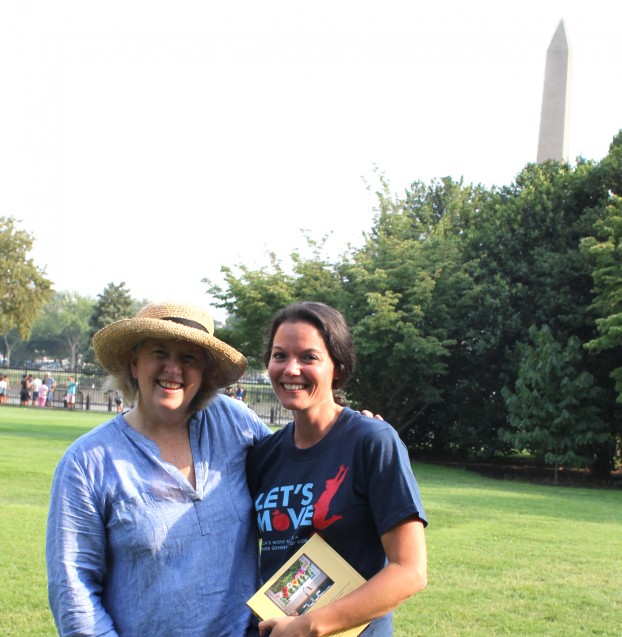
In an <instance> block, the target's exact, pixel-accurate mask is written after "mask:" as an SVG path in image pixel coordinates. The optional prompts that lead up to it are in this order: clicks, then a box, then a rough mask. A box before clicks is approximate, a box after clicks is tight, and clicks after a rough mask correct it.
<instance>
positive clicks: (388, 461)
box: [364, 425, 428, 535]
mask: <svg viewBox="0 0 622 637" xmlns="http://www.w3.org/2000/svg"><path fill="white" fill-rule="evenodd" d="M364 454H365V463H366V466H367V471H366V475H367V489H368V494H369V502H370V506H371V511H372V515H373V518H374V522H375V524H376V528H377V530H378V533H379V535H383V534H384V533H386V532H387V531H388V530H390V529H391V528H393V527H394V526H395V525H396V524H399V523H400V522H402V521H404V520H406V519H408V518H411V517H417V518H419V519H420V520H421V521H422V522H423V524H424V525H425V526H427V523H428V522H427V518H426V515H425V511H424V509H423V503H422V501H421V495H420V493H419V486H418V484H417V481H416V479H415V476H414V474H413V471H412V467H411V463H410V459H409V457H408V451H407V449H406V446H405V445H404V443H403V442H402V441H401V440H400V438H399V436H398V435H397V432H396V431H395V429H393V427H391V426H390V425H388V426H386V427H384V428H382V429H380V430H379V431H375V432H374V433H373V434H372V433H371V432H370V433H369V434H368V435H367V436H366V440H365V451H364Z"/></svg>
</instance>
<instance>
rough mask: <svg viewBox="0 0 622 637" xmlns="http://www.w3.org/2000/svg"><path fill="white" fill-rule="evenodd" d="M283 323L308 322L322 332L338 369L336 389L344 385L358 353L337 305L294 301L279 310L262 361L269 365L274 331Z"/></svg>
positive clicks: (325, 343) (269, 333)
mask: <svg viewBox="0 0 622 637" xmlns="http://www.w3.org/2000/svg"><path fill="white" fill-rule="evenodd" d="M282 323H309V324H310V325H313V327H315V328H316V329H317V331H318V332H319V333H320V336H321V337H322V340H323V341H324V345H326V349H327V350H328V354H329V356H330V358H331V360H332V361H333V364H334V365H335V368H336V369H337V371H338V372H339V374H338V376H339V377H338V378H336V379H335V380H334V381H333V389H340V388H341V387H343V386H344V385H345V384H346V382H347V381H348V379H349V378H350V375H351V374H352V370H353V369H354V364H355V362H356V353H355V350H354V343H353V341H352V334H350V329H349V328H348V326H347V324H346V321H345V319H344V318H343V316H342V315H341V313H340V312H338V311H337V310H336V309H335V308H334V307H331V306H330V305H326V304H324V303H317V302H315V301H303V302H302V303H293V304H292V305H288V306H287V307H285V308H283V309H282V310H280V311H279V312H278V313H277V314H276V315H275V317H274V318H273V319H272V323H271V324H270V328H269V330H268V338H267V345H266V350H265V352H264V355H263V361H264V363H265V365H266V367H268V364H269V363H270V357H271V355H272V346H273V344H274V335H275V334H276V331H277V330H278V329H279V327H280V326H281V324H282Z"/></svg>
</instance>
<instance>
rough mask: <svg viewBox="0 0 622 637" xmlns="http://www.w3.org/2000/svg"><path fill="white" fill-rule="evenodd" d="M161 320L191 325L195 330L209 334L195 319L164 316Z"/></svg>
mask: <svg viewBox="0 0 622 637" xmlns="http://www.w3.org/2000/svg"><path fill="white" fill-rule="evenodd" d="M161 320H162V321H173V323H179V324H180V325H185V326H186V327H192V328H194V329H195V330H201V331H202V332H205V333H206V334H209V332H208V331H207V329H205V327H204V326H203V325H201V323H197V322H196V321H189V320H188V319H184V318H178V317H176V316H165V317H163V318H162V319H161Z"/></svg>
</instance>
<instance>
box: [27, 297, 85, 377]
mask: <svg viewBox="0 0 622 637" xmlns="http://www.w3.org/2000/svg"><path fill="white" fill-rule="evenodd" d="M94 303H95V302H94V300H93V299H92V298H90V297H85V296H81V295H79V294H78V293H76V292H56V293H55V294H54V297H53V298H52V300H51V301H50V302H49V303H46V305H45V306H44V307H43V308H42V310H41V312H40V314H39V316H38V317H37V320H36V321H35V324H34V326H33V330H32V336H31V339H30V342H31V345H32V346H33V347H35V348H37V349H38V350H39V351H42V352H44V353H45V354H46V355H47V356H52V357H54V358H55V359H58V360H63V359H65V358H67V359H69V365H70V367H71V368H72V369H74V368H75V367H76V364H77V362H78V359H79V357H80V355H84V353H85V352H86V351H87V350H88V347H89V319H90V317H91V314H92V312H93V307H94Z"/></svg>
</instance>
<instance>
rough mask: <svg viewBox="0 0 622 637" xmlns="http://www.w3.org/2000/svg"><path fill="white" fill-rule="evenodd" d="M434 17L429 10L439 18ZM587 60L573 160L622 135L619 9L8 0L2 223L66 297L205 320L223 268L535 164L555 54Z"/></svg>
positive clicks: (358, 229) (1, 103) (532, 4)
mask: <svg viewBox="0 0 622 637" xmlns="http://www.w3.org/2000/svg"><path fill="white" fill-rule="evenodd" d="M425 4H428V5H433V6H424V5H425ZM561 19H564V22H565V25H566V31H567V34H568V37H569V40H570V44H571V47H572V50H573V56H574V66H573V69H574V70H573V86H572V113H571V121H570V158H571V161H574V159H575V158H576V157H577V156H579V155H580V156H582V157H585V158H588V159H596V160H599V159H601V158H602V157H603V156H604V155H605V154H606V153H607V149H608V146H609V144H610V143H611V140H612V138H613V136H614V135H615V134H616V133H617V132H618V130H619V129H621V128H622V81H621V77H622V38H620V33H619V29H620V24H622V3H619V2H615V3H614V2H610V1H609V0H607V1H605V0H592V2H589V3H587V2H585V1H584V0H582V1H581V2H578V1H574V0H559V1H558V0H547V1H546V2H543V1H542V0H523V2H520V3H515V2H512V3H509V2H500V1H499V0H494V1H492V0H490V1H489V0H472V1H471V2H462V1H460V2H458V1H453V0H452V1H442V0H439V1H437V2H435V3H420V2H414V1H412V0H411V1H409V2H408V1H405V0H400V1H392V0H383V1H382V2H370V1H369V0H358V1H356V2H355V1H352V2H339V1H338V0H331V1H330V2H328V1H325V0H319V1H318V0H316V1H315V2H312V3H304V4H303V3H300V2H295V1H294V2H293V1H292V0H289V1H284V0H283V1H281V0H279V1H275V2H272V1H270V0H264V2H256V1H243V2H240V1H235V0H231V1H229V2H226V3H225V2H218V3H216V2H209V1H207V0H202V1H200V2H197V1H193V0H190V1H188V0H184V2H162V1H159V0H149V1H143V0H124V1H123V2H119V1H117V0H112V1H110V0H109V1H108V2H92V1H90V0H77V1H75V2H69V1H57V0H54V1H52V2H50V1H44V0H40V1H36V2H35V1H32V0H14V1H13V0H11V1H7V0H0V87H1V91H2V98H1V99H0V122H1V126H0V180H1V182H0V215H4V216H13V217H15V218H17V219H20V220H22V227H23V228H25V229H26V230H28V231H30V232H31V233H33V234H34V236H35V238H36V242H35V249H34V250H33V253H32V256H33V258H34V259H35V261H36V263H37V264H38V265H39V266H41V267H46V271H47V275H48V276H49V277H50V278H51V279H52V281H54V284H55V288H56V289H57V290H72V291H73V290H75V291H77V292H79V293H81V294H86V295H91V296H96V295H97V294H98V293H99V292H101V291H102V290H103V288H104V287H105V286H106V285H107V284H108V283H109V282H114V283H120V282H121V281H125V283H126V285H127V287H128V288H129V290H130V292H131V293H132V295H133V296H134V297H136V298H140V299H142V298H147V299H150V300H162V299H168V298H170V299H179V300H188V301H194V302H198V303H202V304H207V303H208V302H209V299H208V298H207V297H206V296H205V289H206V287H205V285H204V284H202V283H201V279H202V278H203V277H209V278H212V279H215V280H220V267H221V265H228V266H235V265H236V264H238V263H240V262H242V263H245V264H248V265H251V266H254V267H255V266H257V265H261V264H263V263H265V253H266V251H267V250H270V251H274V252H276V253H277V254H278V255H279V256H281V257H282V258H284V259H286V260H287V255H288V254H289V253H290V252H291V250H292V249H294V248H297V247H302V246H303V245H304V240H303V238H302V235H301V233H300V232H299V229H301V228H304V229H309V230H310V231H311V234H312V236H314V237H316V238H319V237H321V236H323V235H325V234H327V233H331V232H332V233H333V235H332V237H333V238H332V239H331V242H330V245H329V248H330V250H332V251H333V254H335V255H336V254H338V253H339V252H340V247H341V246H342V245H344V244H345V243H347V242H353V243H355V244H357V243H359V242H360V241H361V235H362V233H363V232H364V231H367V230H369V228H370V227H371V223H372V219H373V215H374V205H375V198H374V197H373V195H372V194H371V193H370V192H368V190H367V189H366V183H365V182H368V183H369V184H370V185H371V186H372V190H373V188H374V187H375V185H376V183H377V181H376V177H375V175H374V166H377V167H378V168H379V169H380V170H381V171H382V172H383V173H384V174H385V175H386V177H387V179H388V180H389V181H390V183H391V188H392V190H393V191H395V192H400V193H401V192H403V190H404V189H405V188H406V187H408V185H409V184H410V183H411V182H413V181H414V180H422V181H425V182H429V181H430V180H432V179H434V178H440V177H443V176H446V175H449V176H451V177H453V178H454V179H459V178H460V177H463V178H464V180H465V181H466V182H474V183H483V184H485V185H487V186H491V185H493V184H496V185H503V184H509V183H510V182H511V181H512V180H513V178H514V177H515V175H516V174H517V173H518V172H519V171H520V170H521V168H522V167H523V166H524V165H525V164H526V163H527V162H530V161H535V157H536V151H537V142H538V127H539V118H540V107H541V98H542V85H543V81H544V65H545V59H546V49H547V48H548V45H549V43H550V41H551V38H552V37H553V34H554V32H555V30H556V28H557V25H558V23H559V21H560V20H561Z"/></svg>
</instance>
